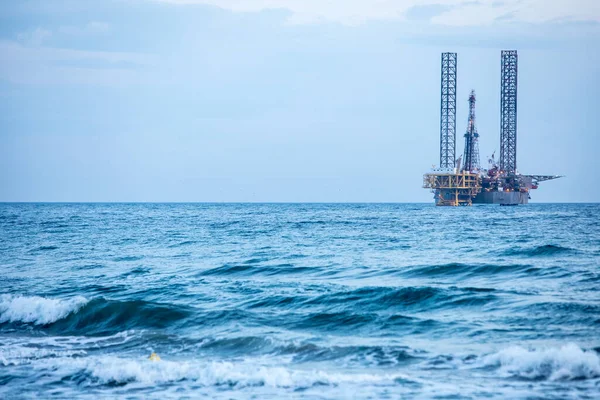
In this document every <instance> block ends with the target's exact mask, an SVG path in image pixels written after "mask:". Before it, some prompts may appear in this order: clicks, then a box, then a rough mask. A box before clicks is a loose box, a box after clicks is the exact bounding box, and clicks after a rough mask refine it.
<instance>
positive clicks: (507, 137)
mask: <svg viewBox="0 0 600 400" xmlns="http://www.w3.org/2000/svg"><path fill="white" fill-rule="evenodd" d="M517 63H518V57H517V51H516V50H502V78H501V79H502V80H501V82H500V169H501V170H502V171H505V173H506V175H508V176H514V175H515V174H516V171H517Z"/></svg>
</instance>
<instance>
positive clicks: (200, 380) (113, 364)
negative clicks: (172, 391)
mask: <svg viewBox="0 0 600 400" xmlns="http://www.w3.org/2000/svg"><path fill="white" fill-rule="evenodd" d="M44 361H45V362H42V363H40V364H39V365H36V367H37V368H39V367H42V368H43V369H44V370H47V369H51V370H53V371H54V373H58V374H61V375H63V378H62V381H63V382H64V381H74V382H76V383H77V384H78V385H79V386H97V385H106V386H124V385H128V384H132V383H139V384H144V385H152V386H154V385H159V384H169V383H175V382H190V383H193V384H194V386H201V387H208V386H216V387H219V388H220V389H224V390H227V389H242V388H247V387H272V388H285V389H294V390H302V389H308V388H311V387H314V386H333V387H336V386H338V385H340V384H355V385H365V384H376V385H378V386H384V385H390V386H393V385H396V384H397V382H398V381H401V382H403V383H405V382H413V383H415V384H417V383H416V382H415V381H412V380H410V379H408V378H407V377H406V376H405V375H403V374H398V373H396V374H381V373H379V374H367V373H345V372H340V373H330V372H325V371H320V370H302V369H298V370H294V369H291V368H285V367H281V366H270V365H260V364H257V363H256V360H254V361H253V362H251V361H250V360H248V361H245V362H244V361H240V362H228V361H212V362H210V361H209V362H198V361H191V362H190V361H187V362H177V361H166V360H162V361H160V362H151V361H149V360H145V359H137V360H135V359H125V358H120V357H114V356H99V357H94V358H74V359H56V360H44Z"/></svg>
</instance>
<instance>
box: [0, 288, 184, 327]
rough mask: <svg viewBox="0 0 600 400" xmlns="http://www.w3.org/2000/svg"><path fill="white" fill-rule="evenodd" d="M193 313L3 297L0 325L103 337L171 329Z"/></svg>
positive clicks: (131, 304) (144, 305)
mask: <svg viewBox="0 0 600 400" xmlns="http://www.w3.org/2000/svg"><path fill="white" fill-rule="evenodd" d="M191 314H192V312H191V309H189V308H188V307H184V306H176V305H170V304H159V303H151V302H146V301H141V300H130V301H117V300H107V299H104V298H97V299H93V300H87V299H85V298H84V297H81V296H78V297H75V298H73V299H69V300H61V299H48V298H44V297H38V296H30V297H25V296H16V297H13V296H10V295H4V296H2V298H1V300H0V324H6V323H11V324H17V325H19V324H33V325H37V326H41V327H42V328H44V329H48V330H49V331H50V332H52V333H61V334H62V333H69V334H74V333H77V334H92V335H103V334H112V333H115V332H121V331H125V330H128V329H133V328H161V329H165V328H170V327H172V324H173V323H174V322H177V321H180V320H183V319H185V318H187V317H188V316H190V315H191Z"/></svg>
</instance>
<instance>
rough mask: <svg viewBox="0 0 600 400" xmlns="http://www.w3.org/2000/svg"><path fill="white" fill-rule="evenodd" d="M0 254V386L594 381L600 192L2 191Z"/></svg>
mask: <svg viewBox="0 0 600 400" xmlns="http://www.w3.org/2000/svg"><path fill="white" fill-rule="evenodd" d="M0 265H1V268H2V270H1V271H2V274H1V275H0V398H7V399H8V398H11V399H13V398H16V399H18V398H40V397H42V398H64V399H72V398H90V399H97V398H115V397H122V398H143V399H145V398H160V399H165V398H202V397H204V398H223V399H230V398H232V399H282V398H292V399H293V398H306V399H345V398H361V399H362V398H374V399H386V398H389V399H397V398H440V399H442V398H443V399H471V398H522V399H542V398H543V399H563V398H582V399H585V398H588V399H592V398H598V397H599V394H600V356H599V353H600V269H599V267H600V205H598V204H530V205H527V206H518V207H499V206H491V205H483V206H474V207H469V208H436V207H435V206H433V205H431V204H0ZM152 352H156V353H157V354H158V355H159V356H160V358H161V360H160V361H151V360H149V359H148V357H149V355H150V354H151V353H152Z"/></svg>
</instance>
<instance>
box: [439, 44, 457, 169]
mask: <svg viewBox="0 0 600 400" xmlns="http://www.w3.org/2000/svg"><path fill="white" fill-rule="evenodd" d="M456 58H457V57H456V53H442V101H441V107H440V168H454V163H455V160H456V156H455V154H456Z"/></svg>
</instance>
